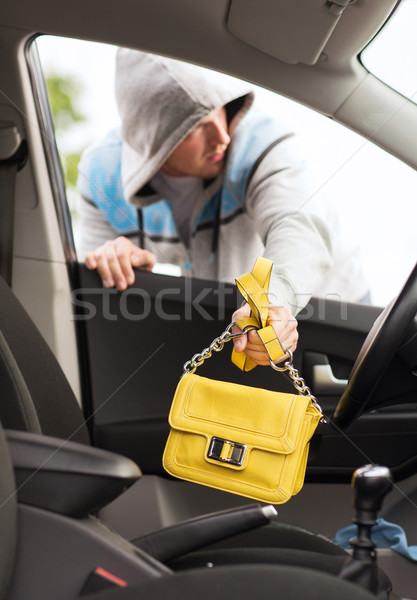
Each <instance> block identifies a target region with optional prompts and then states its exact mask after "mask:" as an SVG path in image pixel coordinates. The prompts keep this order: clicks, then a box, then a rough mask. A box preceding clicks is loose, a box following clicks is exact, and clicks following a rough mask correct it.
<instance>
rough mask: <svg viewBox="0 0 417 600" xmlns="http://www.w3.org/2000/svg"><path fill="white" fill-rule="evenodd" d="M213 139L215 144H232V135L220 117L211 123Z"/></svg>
mask: <svg viewBox="0 0 417 600" xmlns="http://www.w3.org/2000/svg"><path fill="white" fill-rule="evenodd" d="M210 133H211V141H212V143H213V144H214V145H218V146H223V145H224V146H228V145H229V144H230V136H229V133H228V131H227V125H225V124H224V123H223V122H222V121H221V120H220V119H215V120H214V121H212V123H211V128H210Z"/></svg>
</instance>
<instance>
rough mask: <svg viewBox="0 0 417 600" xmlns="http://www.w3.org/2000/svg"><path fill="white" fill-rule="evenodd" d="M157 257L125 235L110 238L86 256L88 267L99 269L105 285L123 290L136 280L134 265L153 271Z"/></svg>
mask: <svg viewBox="0 0 417 600" xmlns="http://www.w3.org/2000/svg"><path fill="white" fill-rule="evenodd" d="M155 263H156V257H155V255H154V254H152V252H149V251H148V250H142V249H141V248H139V247H138V246H136V245H135V244H134V243H133V242H131V241H130V240H128V239H127V238H125V237H118V238H116V239H115V240H109V241H108V242H106V243H105V244H103V245H102V246H100V247H99V248H97V249H96V250H94V251H92V252H89V253H88V254H87V256H86V257H85V264H86V266H87V268H88V269H91V270H94V269H97V272H98V274H99V275H100V277H101V279H102V281H103V285H104V286H105V287H108V288H111V287H114V286H116V287H117V289H118V290H119V291H121V292H122V291H123V290H125V289H126V288H127V286H128V285H131V284H132V283H133V282H134V281H135V273H134V271H133V267H138V268H139V269H143V270H144V271H152V269H153V267H154V265H155Z"/></svg>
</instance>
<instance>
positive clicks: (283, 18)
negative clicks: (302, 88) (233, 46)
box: [227, 0, 352, 65]
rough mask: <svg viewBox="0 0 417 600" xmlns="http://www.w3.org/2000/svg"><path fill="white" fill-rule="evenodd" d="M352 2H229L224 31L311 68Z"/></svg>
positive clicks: (306, 0)
mask: <svg viewBox="0 0 417 600" xmlns="http://www.w3.org/2000/svg"><path fill="white" fill-rule="evenodd" d="M351 2H352V0H337V2H326V0H280V1H279V2H277V0H256V1H255V2H254V0H231V4H230V10H229V15H228V18H227V28H228V30H229V31H230V33H232V34H233V35H234V36H235V37H237V38H238V39H240V40H242V41H243V42H245V43H246V44H249V45H250V46H253V47H254V48H257V49H258V50H261V51H262V52H265V53H266V54H269V55H270V56H273V57H274V58H278V59H279V60H281V61H283V62H286V63H290V64H295V63H298V62H301V63H305V64H308V65H313V64H315V63H316V62H317V60H318V58H319V56H320V53H321V52H322V50H323V48H324V46H325V45H326V43H327V41H328V39H329V37H330V36H331V34H332V32H333V30H334V28H335V27H336V25H337V23H338V21H339V19H340V18H341V16H342V14H343V12H344V10H345V9H346V7H347V6H348V5H349V4H350V3H351Z"/></svg>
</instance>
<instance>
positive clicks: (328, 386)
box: [312, 364, 347, 396]
mask: <svg viewBox="0 0 417 600" xmlns="http://www.w3.org/2000/svg"><path fill="white" fill-rule="evenodd" d="M346 385H347V379H337V378H336V377H335V376H334V375H333V371H332V367H331V366H330V365H329V364H327V365H313V381H312V388H313V390H314V393H315V394H317V395H318V396H319V395H320V394H324V395H327V396H329V395H331V394H341V393H342V392H343V391H344V389H345V387H346Z"/></svg>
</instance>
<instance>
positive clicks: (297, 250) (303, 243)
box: [246, 137, 333, 315]
mask: <svg viewBox="0 0 417 600" xmlns="http://www.w3.org/2000/svg"><path fill="white" fill-rule="evenodd" d="M316 196H317V194H316V193H315V190H314V188H313V186H312V185H311V183H310V178H309V175H308V170H307V165H306V162H305V161H304V160H303V157H302V155H301V153H300V150H299V148H298V143H297V140H296V138H295V137H290V138H288V139H286V140H284V141H283V142H281V143H279V144H278V145H276V146H275V147H274V148H272V149H271V150H270V151H269V152H268V153H267V154H266V156H265V157H264V158H263V159H262V161H261V162H260V164H259V166H258V167H257V169H256V171H255V173H254V176H253V177H252V179H251V181H250V184H249V187H248V190H247V197H246V207H247V212H248V215H249V217H250V218H251V219H253V221H254V224H255V228H256V231H257V232H258V234H259V235H260V237H261V239H262V241H263V244H264V246H265V251H264V255H265V257H267V258H269V259H270V260H272V261H273V262H274V269H273V274H272V277H271V284H270V298H271V302H273V303H274V304H277V305H284V306H287V307H288V308H289V309H290V310H291V312H292V313H293V314H294V315H296V314H297V313H298V312H299V311H300V310H301V309H302V308H304V306H305V305H306V304H307V303H308V301H309V300H310V297H311V295H312V292H313V290H314V289H315V288H316V287H317V283H318V282H319V281H320V280H321V278H323V277H324V275H325V274H326V273H327V272H328V271H329V269H330V268H331V267H332V264H333V244H332V232H331V230H330V228H329V227H328V226H327V224H326V221H325V218H324V217H325V215H324V214H323V210H322V209H321V207H320V204H319V199H318V198H317V197H316ZM329 291H330V290H329Z"/></svg>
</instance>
